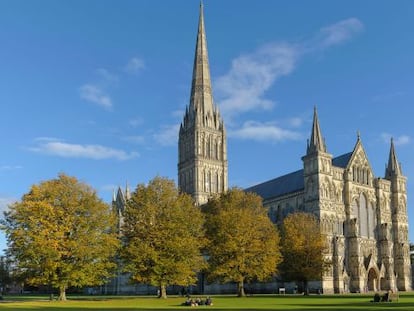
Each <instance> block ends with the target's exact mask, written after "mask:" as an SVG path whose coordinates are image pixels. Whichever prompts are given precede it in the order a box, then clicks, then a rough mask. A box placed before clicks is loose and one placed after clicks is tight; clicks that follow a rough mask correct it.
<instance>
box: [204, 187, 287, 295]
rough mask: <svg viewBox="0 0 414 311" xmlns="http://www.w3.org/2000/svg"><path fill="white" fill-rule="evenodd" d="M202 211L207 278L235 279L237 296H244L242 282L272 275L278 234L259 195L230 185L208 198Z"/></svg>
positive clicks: (277, 255) (275, 263)
mask: <svg viewBox="0 0 414 311" xmlns="http://www.w3.org/2000/svg"><path fill="white" fill-rule="evenodd" d="M203 211H204V213H205V214H206V234H207V239H208V241H209V243H208V247H207V252H208V254H209V260H208V263H209V269H208V278H209V279H210V280H218V281H220V282H237V284H238V296H245V291H244V283H245V282H249V281H253V280H258V281H264V280H266V279H267V278H269V277H271V276H273V275H275V274H276V272H277V265H278V264H279V262H280V261H281V255H280V251H279V235H278V231H277V228H276V227H275V226H274V224H273V223H272V222H271V221H270V219H269V217H268V216H267V211H266V209H265V208H263V205H262V200H261V198H260V197H259V196H257V195H255V194H253V193H246V192H244V191H243V190H241V189H237V188H233V189H231V190H229V191H228V192H225V193H222V194H221V195H220V196H217V197H214V198H211V199H210V200H209V201H208V203H207V204H206V205H205V206H204V207H203Z"/></svg>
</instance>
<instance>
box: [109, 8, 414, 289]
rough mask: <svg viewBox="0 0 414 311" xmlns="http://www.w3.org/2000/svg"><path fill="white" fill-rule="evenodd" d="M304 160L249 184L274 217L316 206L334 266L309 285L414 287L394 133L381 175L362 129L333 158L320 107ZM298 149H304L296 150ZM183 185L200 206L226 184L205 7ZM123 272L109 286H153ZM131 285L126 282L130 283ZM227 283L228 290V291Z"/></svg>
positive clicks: (121, 200) (182, 137)
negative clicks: (298, 165)
mask: <svg viewBox="0 0 414 311" xmlns="http://www.w3.org/2000/svg"><path fill="white" fill-rule="evenodd" d="M306 147H307V148H306V154H305V155H303V156H302V162H303V167H302V168H301V169H299V170H297V171H295V172H292V173H290V174H287V175H284V176H280V177H276V178H274V179H272V180H269V181H266V182H263V183H261V184H258V185H255V186H252V187H250V188H248V189H245V191H249V192H254V193H256V194H258V195H259V196H261V197H262V199H263V205H264V206H265V208H266V209H267V210H268V215H269V217H270V219H271V220H272V221H273V222H274V223H275V224H280V223H281V222H282V221H283V219H284V217H286V216H287V215H288V214H289V213H294V212H297V211H301V212H307V213H312V214H313V215H315V216H316V217H317V218H318V220H319V224H320V230H321V232H322V234H323V235H324V236H326V243H327V248H328V251H327V252H326V254H325V256H326V259H327V260H329V261H330V262H331V263H332V265H331V267H330V269H329V270H328V271H326V272H325V273H324V275H323V276H322V278H321V280H319V281H314V282H311V283H310V284H309V285H310V286H311V288H312V289H313V290H315V291H318V292H319V291H322V292H323V293H345V292H365V291H378V290H394V291H395V290H399V291H407V290H411V266H410V255H409V242H408V217H407V191H406V189H407V188H406V180H407V178H406V177H405V176H404V175H403V173H402V169H401V164H400V163H399V162H398V159H397V155H396V152H395V146H394V143H393V141H392V140H391V145H390V152H389V159H388V165H387V167H386V170H385V176H384V177H376V176H375V175H374V172H373V171H372V169H371V165H370V163H369V160H368V157H367V154H366V152H365V150H364V147H363V144H362V140H361V138H360V136H359V134H358V137H357V139H356V143H355V146H354V147H353V149H352V151H350V152H349V153H346V154H343V155H339V156H336V157H333V155H332V154H330V153H329V152H328V148H327V146H326V144H325V140H324V138H323V136H322V131H321V127H320V124H319V119H318V114H317V111H316V108H315V110H314V115H313V124H312V128H311V133H310V139H309V140H308V142H307V146H306ZM299 156H300V155H299ZM178 186H179V189H180V190H181V191H183V192H186V193H188V194H191V195H192V196H193V198H194V200H195V202H196V204H197V205H202V204H204V203H206V202H207V200H208V198H209V197H210V196H211V195H213V194H217V193H221V192H225V191H226V190H227V188H228V162H227V143H226V130H225V126H224V121H223V119H222V117H221V116H220V112H219V109H218V107H217V106H216V105H215V103H214V101H213V92H212V87H211V78H210V69H209V61H208V53H207V40H206V33H205V28H204V16H203V6H202V4H201V5H200V15H199V24H198V32H197V41H196V48H195V57H194V68H193V76H192V84H191V93H190V101H189V105H188V107H186V110H185V113H184V117H183V121H182V123H181V126H180V130H179V139H178ZM128 197H129V190H128V187H127V188H126V190H125V191H122V190H121V189H118V192H117V194H116V195H115V194H114V198H113V207H114V209H115V210H116V211H117V212H118V213H119V219H120V223H119V225H121V221H122V212H123V209H124V208H125V201H126V199H128ZM126 282H127V277H126V276H125V275H122V274H119V276H118V278H117V279H115V280H113V282H112V283H111V284H109V285H108V286H110V287H111V286H112V289H111V290H108V292H112V293H121V292H123V293H125V292H134V293H146V291H147V292H148V291H151V290H153V288H149V287H148V288H145V286H144V285H139V286H135V287H131V286H132V285H126ZM290 285H291V288H293V286H294V284H290ZM128 286H129V288H128ZM280 287H286V289H287V290H289V284H287V283H286V284H285V283H283V282H281V281H280V280H279V281H277V280H276V279H275V280H274V282H272V283H271V284H268V286H267V287H266V285H263V284H262V285H259V287H258V288H259V290H260V289H262V292H275V291H276V289H277V288H280ZM198 288H199V289H200V290H199V292H200V293H206V294H210V293H217V292H222V293H223V292H226V289H225V287H218V286H216V287H214V286H213V287H211V286H210V287H209V285H208V284H201V285H200V284H199V285H198ZM223 289H224V290H223Z"/></svg>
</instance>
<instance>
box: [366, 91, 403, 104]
mask: <svg viewBox="0 0 414 311" xmlns="http://www.w3.org/2000/svg"><path fill="white" fill-rule="evenodd" d="M404 95H405V93H404V92H402V91H395V92H389V93H381V94H377V95H374V96H373V97H372V101H373V102H390V101H392V100H395V99H396V98H398V97H401V96H404Z"/></svg>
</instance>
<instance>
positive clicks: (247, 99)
mask: <svg viewBox="0 0 414 311" xmlns="http://www.w3.org/2000/svg"><path fill="white" fill-rule="evenodd" d="M297 58H298V53H297V48H296V47H295V46H293V45H289V44H272V45H266V46H262V47H260V48H259V49H258V50H256V51H254V52H253V53H250V54H245V55H242V56H240V57H238V58H236V59H234V60H233V61H232V65H231V68H230V71H229V72H228V73H227V74H226V75H224V76H222V77H219V78H218V79H217V80H216V85H215V88H216V90H217V94H218V97H219V98H220V100H219V101H220V109H221V111H222V112H223V114H224V115H228V114H230V113H231V114H233V113H238V112H247V111H250V110H255V109H270V108H272V107H273V105H274V102H273V101H271V100H269V99H266V98H263V95H264V93H265V92H266V91H267V90H268V89H269V88H270V87H271V86H272V85H273V84H274V82H275V81H276V79H277V78H279V77H281V76H283V75H287V74H289V73H290V72H292V70H293V69H294V68H295V65H296V62H297Z"/></svg>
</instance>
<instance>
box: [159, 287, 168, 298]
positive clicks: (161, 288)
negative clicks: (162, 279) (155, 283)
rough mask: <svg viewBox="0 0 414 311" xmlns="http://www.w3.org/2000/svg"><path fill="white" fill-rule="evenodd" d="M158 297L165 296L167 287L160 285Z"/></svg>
mask: <svg viewBox="0 0 414 311" xmlns="http://www.w3.org/2000/svg"><path fill="white" fill-rule="evenodd" d="M159 298H164V299H166V298H167V287H166V286H165V285H160V296H159Z"/></svg>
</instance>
